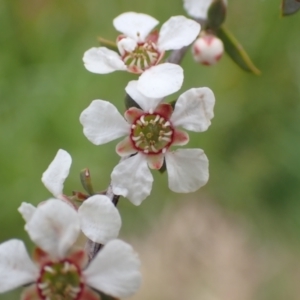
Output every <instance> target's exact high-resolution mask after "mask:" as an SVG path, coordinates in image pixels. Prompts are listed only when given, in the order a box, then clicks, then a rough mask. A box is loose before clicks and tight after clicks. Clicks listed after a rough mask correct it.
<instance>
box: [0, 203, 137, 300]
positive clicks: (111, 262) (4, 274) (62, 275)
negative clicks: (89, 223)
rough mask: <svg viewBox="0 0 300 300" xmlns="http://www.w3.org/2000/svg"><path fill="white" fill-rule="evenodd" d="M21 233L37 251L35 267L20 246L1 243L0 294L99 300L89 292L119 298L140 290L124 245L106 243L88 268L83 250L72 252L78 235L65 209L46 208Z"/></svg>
mask: <svg viewBox="0 0 300 300" xmlns="http://www.w3.org/2000/svg"><path fill="white" fill-rule="evenodd" d="M26 229H27V231H28V234H29V236H30V238H31V240H32V241H33V242H34V243H35V244H36V245H37V247H38V248H37V249H36V250H35V252H34V261H32V260H31V259H30V258H29V256H28V254H27V252H26V249H25V246H24V243H23V242H22V241H20V240H16V239H13V240H9V241H7V242H4V243H2V244H1V245H0V277H1V280H0V293H5V292H7V291H9V290H12V289H14V288H17V287H20V286H23V285H29V286H28V287H26V288H25V290H24V291H23V295H22V299H35V300H38V299H40V300H45V299H76V300H100V296H99V295H98V294H97V293H96V292H94V291H93V290H92V289H95V290H98V291H102V292H104V293H105V294H108V295H111V296H113V297H118V298H119V297H127V296H130V295H132V294H133V293H135V292H136V290H137V289H138V288H139V285H140V281H141V274H140V271H139V266H140V262H139V259H138V258H137V256H136V254H135V253H134V251H133V249H132V248H131V246H129V245H128V244H126V243H125V242H123V241H121V240H112V241H110V242H108V243H107V244H106V245H105V246H104V247H103V249H101V250H100V252H99V253H98V254H97V255H96V257H95V258H94V259H93V260H92V261H91V263H90V264H89V265H87V255H86V253H85V252H84V251H83V250H74V248H71V247H72V245H73V244H74V242H75V241H76V239H77V237H78V234H79V232H80V220H79V218H78V215H77V213H76V211H75V210H73V209H72V208H71V207H70V206H69V205H67V204H66V203H64V202H62V201H57V200H49V201H47V202H45V203H44V204H43V205H41V206H39V207H38V208H37V209H36V212H35V213H34V215H33V216H32V218H31V219H30V220H29V222H28V223H27V226H26Z"/></svg>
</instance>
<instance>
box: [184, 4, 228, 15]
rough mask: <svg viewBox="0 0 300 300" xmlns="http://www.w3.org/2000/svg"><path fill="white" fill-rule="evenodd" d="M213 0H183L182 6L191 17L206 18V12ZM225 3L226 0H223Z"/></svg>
mask: <svg viewBox="0 0 300 300" xmlns="http://www.w3.org/2000/svg"><path fill="white" fill-rule="evenodd" d="M212 2H213V0H183V7H184V9H185V10H186V12H187V13H188V15H190V16H191V17H193V18H196V19H203V20H206V19H207V12H208V9H209V7H210V5H211V4H212ZM224 2H225V4H227V0H224Z"/></svg>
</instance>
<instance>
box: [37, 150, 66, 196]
mask: <svg viewBox="0 0 300 300" xmlns="http://www.w3.org/2000/svg"><path fill="white" fill-rule="evenodd" d="M71 164H72V157H71V155H70V154H69V153H68V152H67V151H65V150H62V149H59V150H58V152H57V154H56V156H55V157H54V159H53V161H52V162H51V164H50V165H49V167H48V169H47V170H46V171H45V172H44V173H43V176H42V182H43V183H44V185H45V187H46V188H47V189H48V191H50V192H51V193H52V195H53V196H55V197H57V198H58V197H59V196H61V195H62V194H63V189H64V182H65V180H66V178H67V177H68V175H69V172H70V168H71Z"/></svg>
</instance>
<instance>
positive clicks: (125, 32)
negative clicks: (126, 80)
mask: <svg viewBox="0 0 300 300" xmlns="http://www.w3.org/2000/svg"><path fill="white" fill-rule="evenodd" d="M158 23H159V22H158V21H157V20H156V19H154V18H153V17H151V16H149V15H146V14H141V13H135V12H127V13H123V14H121V15H119V16H118V17H116V18H115V19H114V21H113V24H114V27H115V28H116V30H118V31H119V32H121V33H122V34H121V35H119V36H118V38H117V46H118V49H119V53H120V55H119V54H117V53H116V52H114V51H112V50H109V49H107V48H105V47H99V48H91V49H89V50H88V51H86V52H85V53H84V56H83V62H84V65H85V67H86V69H87V70H89V71H90V72H93V73H98V74H107V73H110V72H114V71H117V70H122V71H129V72H132V73H137V74H141V73H143V72H144V73H143V74H142V75H141V76H140V78H139V80H138V85H137V88H138V90H139V91H140V92H141V93H143V94H145V95H147V96H149V97H164V96H166V95H169V94H172V93H174V92H176V91H178V90H179V89H180V87H181V84H180V82H181V83H182V79H183V71H182V68H181V67H180V66H178V65H174V64H169V63H165V64H162V65H159V66H156V65H157V64H158V63H159V62H160V61H161V59H162V58H163V56H164V53H165V51H167V50H175V49H181V48H182V47H184V46H188V45H190V44H191V43H192V42H193V41H194V40H195V39H196V37H197V36H198V34H199V32H200V25H199V24H198V23H197V22H195V21H193V20H190V19H187V18H186V17H184V16H175V17H171V18H170V19H169V20H168V21H166V22H165V23H164V24H163V25H162V27H161V30H160V32H159V34H158V32H157V31H154V32H151V30H153V28H154V27H155V26H156V25H157V24H158ZM146 74H147V75H146ZM162 76H163V77H164V78H165V77H167V78H168V80H167V81H165V85H164V89H160V90H157V89H155V88H153V87H155V86H156V83H157V82H160V81H161V80H163V78H161V77H162ZM145 77H146V78H145ZM145 81H147V85H149V86H152V90H153V91H152V94H149V92H148V94H147V92H145V91H144V89H143V86H144V84H143V82H145ZM140 83H141V84H140Z"/></svg>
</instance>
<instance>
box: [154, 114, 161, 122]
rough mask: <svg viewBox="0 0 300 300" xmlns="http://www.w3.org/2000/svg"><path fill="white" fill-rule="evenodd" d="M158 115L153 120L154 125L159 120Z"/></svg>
mask: <svg viewBox="0 0 300 300" xmlns="http://www.w3.org/2000/svg"><path fill="white" fill-rule="evenodd" d="M159 118H160V117H159V115H156V117H155V119H154V120H153V122H154V123H156V122H157V121H158V120H159Z"/></svg>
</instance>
